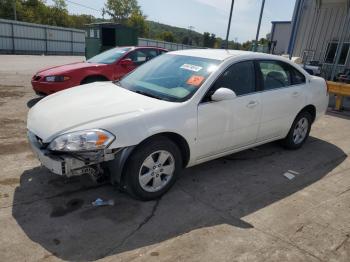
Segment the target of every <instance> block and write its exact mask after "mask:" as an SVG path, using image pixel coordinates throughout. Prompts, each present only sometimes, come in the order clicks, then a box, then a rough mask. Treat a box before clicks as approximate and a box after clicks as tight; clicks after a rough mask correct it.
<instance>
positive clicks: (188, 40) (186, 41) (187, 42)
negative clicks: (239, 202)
mask: <svg viewBox="0 0 350 262" xmlns="http://www.w3.org/2000/svg"><path fill="white" fill-rule="evenodd" d="M182 44H183V45H189V44H190V38H189V37H188V36H184V37H183V38H182Z"/></svg>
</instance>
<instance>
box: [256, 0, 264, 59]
mask: <svg viewBox="0 0 350 262" xmlns="http://www.w3.org/2000/svg"><path fill="white" fill-rule="evenodd" d="M264 7H265V0H263V1H262V5H261V10H260V17H259V23H258V29H257V30H256V37H255V43H254V52H256V49H257V48H258V41H259V34H260V26H261V19H262V16H263V13H264Z"/></svg>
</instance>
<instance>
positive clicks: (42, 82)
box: [32, 47, 167, 95]
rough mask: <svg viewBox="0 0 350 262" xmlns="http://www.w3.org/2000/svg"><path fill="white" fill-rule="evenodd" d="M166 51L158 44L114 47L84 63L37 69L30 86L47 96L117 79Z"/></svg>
mask: <svg viewBox="0 0 350 262" xmlns="http://www.w3.org/2000/svg"><path fill="white" fill-rule="evenodd" d="M166 52H167V50H165V49H162V48H157V47H117V48H113V49H110V50H108V51H105V52H103V53H101V54H99V55H97V56H94V57H92V58H90V59H89V60H87V61H86V62H79V63H73V64H68V65H63V66H56V67H52V68H48V69H45V70H42V71H39V72H38V73H36V74H35V75H34V76H33V78H32V86H33V89H34V91H35V92H36V93H37V94H39V95H49V94H52V93H55V92H58V91H61V90H63V89H67V88H70V87H74V86H78V85H82V84H87V83H92V82H96V81H113V80H119V79H120V78H121V77H123V76H124V75H125V74H127V73H129V72H130V71H132V70H134V69H135V68H136V67H138V66H140V65H141V64H143V63H145V62H147V61H148V60H150V59H152V58H154V57H156V56H158V55H160V54H163V53H166Z"/></svg>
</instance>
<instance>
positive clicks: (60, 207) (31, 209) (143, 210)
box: [0, 56, 350, 262]
mask: <svg viewBox="0 0 350 262" xmlns="http://www.w3.org/2000/svg"><path fill="white" fill-rule="evenodd" d="M81 60H83V58H82V57H45V56H0V64H1V66H0V109H1V110H0V166H1V173H0V236H1V237H0V261H57V260H68V261H91V260H96V259H101V260H102V261H293V262H294V261H350V160H349V158H348V154H349V152H350V135H349V134H350V117H348V116H346V115H345V114H334V113H328V114H327V115H326V116H324V117H323V118H322V119H321V120H320V121H318V122H317V123H316V124H315V125H314V126H313V129H312V132H311V137H310V139H309V140H308V141H307V143H306V144H305V145H304V147H303V148H302V149H300V150H298V151H287V150H284V149H282V148H281V147H280V146H279V145H278V143H271V144H268V145H264V146H261V147H258V148H254V149H251V150H247V151H244V152H241V153H238V154H234V155H231V156H228V157H225V158H221V159H217V160H214V161H211V162H208V163H205V164H202V165H199V166H196V167H193V168H189V169H187V170H185V171H184V173H183V175H182V176H181V177H180V179H179V180H178V181H177V183H176V185H175V186H174V187H173V188H172V189H171V190H170V191H169V192H168V193H167V194H166V195H165V196H164V197H163V198H162V199H160V200H158V201H151V202H140V201H136V200H133V199H131V198H130V197H129V196H128V195H125V194H123V193H120V192H119V191H118V190H116V189H115V188H113V187H112V186H110V185H108V184H95V183H93V182H92V181H91V180H90V178H89V177H85V176H83V177H75V178H72V179H66V178H63V177H59V176H56V175H53V174H51V173H49V171H48V170H46V169H45V168H43V167H41V166H40V164H39V162H38V161H37V160H36V158H35V157H34V155H33V154H32V153H31V151H30V149H29V147H28V144H27V142H26V115H27V112H28V110H29V108H30V107H32V106H33V105H34V104H35V103H36V102H37V101H38V100H39V98H38V97H37V96H36V95H35V94H34V92H33V91H32V89H31V86H30V78H31V76H32V75H33V74H34V73H35V72H36V71H37V70H38V69H40V68H43V67H47V66H54V65H59V64H64V63H68V62H74V61H81ZM62 106H64V105H62ZM48 110H49V109H48ZM62 117H66V116H62ZM97 198H102V199H106V200H109V199H113V200H114V202H115V204H114V206H106V207H94V206H92V205H91V202H93V201H94V200H96V199H97Z"/></svg>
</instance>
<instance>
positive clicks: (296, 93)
mask: <svg viewBox="0 0 350 262" xmlns="http://www.w3.org/2000/svg"><path fill="white" fill-rule="evenodd" d="M299 94H300V93H299V92H297V91H295V92H293V93H292V96H293V97H298V96H299Z"/></svg>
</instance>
